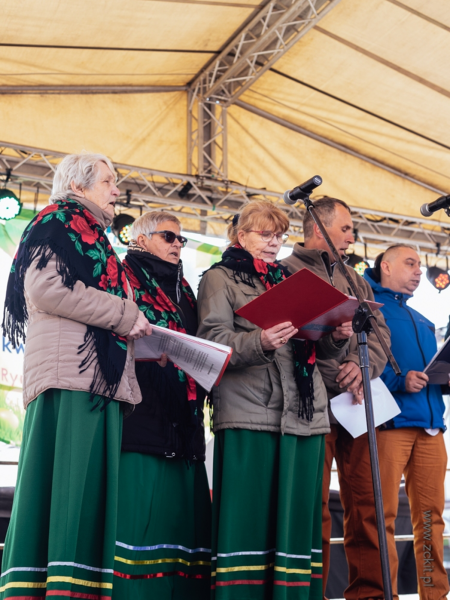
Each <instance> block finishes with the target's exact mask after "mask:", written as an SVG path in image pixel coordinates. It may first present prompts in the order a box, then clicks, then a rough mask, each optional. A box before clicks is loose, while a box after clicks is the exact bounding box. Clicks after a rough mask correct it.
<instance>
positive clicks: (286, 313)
mask: <svg viewBox="0 0 450 600" xmlns="http://www.w3.org/2000/svg"><path fill="white" fill-rule="evenodd" d="M368 304H369V306H370V307H371V309H372V310H376V309H377V308H380V306H383V305H382V304H380V303H379V302H370V301H368ZM357 307H358V301H357V299H356V298H353V297H352V296H347V294H343V293H342V292H340V291H339V290H337V289H336V288H335V287H333V286H332V285H330V284H329V283H327V282H326V281H324V280H323V279H322V278H321V277H318V276H317V275H315V274H314V273H313V272H312V271H310V270H309V269H301V270H300V271H297V273H295V274H294V275H292V276H291V277H288V278H287V279H285V280H284V281H282V282H281V283H279V284H278V285H276V286H275V287H273V288H272V289H271V290H268V291H267V292H265V293H264V294H261V296H258V297H257V298H255V299H254V300H252V301H251V302H249V303H248V304H246V305H245V306H242V307H241V308H240V309H239V310H237V311H236V314H238V315H239V316H240V317H243V318H244V319H247V320H248V321H250V322H251V323H254V324H255V325H257V326H258V327H261V329H269V328H270V327H273V326H274V325H278V324H279V323H285V322H287V321H290V322H291V323H292V324H293V325H294V327H297V328H298V330H299V331H298V333H297V335H296V336H295V337H296V338H300V339H306V340H318V339H320V338H321V337H324V336H325V335H328V334H330V333H331V332H332V331H334V330H335V329H336V327H337V326H338V325H340V324H341V323H345V322H346V321H351V320H352V319H353V316H354V314H355V310H356V309H357Z"/></svg>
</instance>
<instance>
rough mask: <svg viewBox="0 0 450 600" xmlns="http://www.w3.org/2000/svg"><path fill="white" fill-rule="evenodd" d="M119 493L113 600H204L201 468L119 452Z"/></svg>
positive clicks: (205, 520) (206, 554)
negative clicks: (140, 599) (120, 453)
mask: <svg viewBox="0 0 450 600" xmlns="http://www.w3.org/2000/svg"><path fill="white" fill-rule="evenodd" d="M119 490H120V491H119V512H118V514H119V518H118V525H117V537H118V541H117V542H116V552H115V557H114V589H113V594H112V597H113V600H136V598H158V600H177V599H178V600H189V599H192V600H207V599H208V600H209V595H210V581H211V499H210V494H209V486H208V481H207V477H206V470H205V465H204V464H203V463H195V464H193V465H191V466H190V467H189V468H188V467H187V466H186V464H185V462H184V461H182V460H177V461H173V460H168V459H166V458H164V457H159V456H152V455H146V454H139V453H135V452H123V453H122V456H121V462H120V484H119Z"/></svg>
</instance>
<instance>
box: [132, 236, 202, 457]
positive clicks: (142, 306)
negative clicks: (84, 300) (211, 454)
mask: <svg viewBox="0 0 450 600" xmlns="http://www.w3.org/2000/svg"><path fill="white" fill-rule="evenodd" d="M123 266H124V269H125V271H126V273H127V276H128V279H129V281H130V284H131V287H132V289H133V293H134V301H135V302H136V303H137V305H138V306H139V310H141V311H142V312H143V313H144V315H145V316H146V317H147V319H148V320H149V322H150V323H152V324H154V325H158V326H159V327H167V328H168V329H173V330H174V331H179V332H181V333H187V331H186V327H185V323H184V322H183V318H182V317H183V316H184V318H185V321H186V322H187V315H186V314H184V315H183V313H182V310H181V308H180V306H179V304H180V299H181V296H184V297H185V298H186V301H187V303H188V304H189V306H190V307H191V309H192V312H193V313H194V314H195V316H196V314H197V301H196V299H195V296H194V293H193V291H192V289H191V288H190V286H189V284H188V282H187V281H186V280H185V279H184V278H183V269H182V263H181V261H180V262H179V263H178V264H173V263H170V262H168V261H164V260H162V259H160V258H159V257H157V256H155V255H153V254H151V253H150V252H146V251H145V250H141V249H139V248H138V247H136V246H132V247H130V248H129V249H128V252H127V256H126V258H124V260H123ZM161 284H164V287H165V288H166V289H167V286H168V285H169V286H170V287H172V286H173V289H174V291H175V296H176V299H177V302H175V299H173V300H172V299H171V297H169V296H168V295H167V294H166V293H165V291H164V290H163V288H162V285H161ZM195 328H196V326H195ZM173 369H174V370H175V377H174V379H175V381H174V380H173V378H172V377H171V376H172V375H174V373H173ZM148 371H149V373H151V375H152V379H151V381H149V382H148V385H152V386H153V387H154V388H155V390H156V391H157V392H158V395H159V396H160V399H161V401H162V402H163V403H164V408H165V411H166V412H167V414H168V415H169V417H170V419H171V421H172V422H176V423H177V426H178V428H179V431H180V435H181V438H182V441H183V454H184V457H185V459H186V460H187V461H188V462H190V461H191V460H192V457H193V446H192V442H193V439H194V436H195V435H196V433H197V431H198V428H199V427H200V426H201V423H200V418H201V415H200V414H199V411H198V394H199V391H200V388H199V386H197V384H196V382H195V380H194V379H193V378H192V377H191V376H190V375H188V374H187V373H185V372H184V371H183V370H182V369H180V367H178V366H177V365H176V364H174V363H169V364H168V365H167V366H166V367H165V368H162V367H160V366H159V365H155V363H149V364H148ZM140 383H141V382H140ZM142 384H143V385H147V382H142Z"/></svg>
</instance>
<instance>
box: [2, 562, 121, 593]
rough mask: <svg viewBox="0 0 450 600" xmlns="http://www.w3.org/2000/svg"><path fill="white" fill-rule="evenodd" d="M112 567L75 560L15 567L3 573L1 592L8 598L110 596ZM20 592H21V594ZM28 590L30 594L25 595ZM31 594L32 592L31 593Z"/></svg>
mask: <svg viewBox="0 0 450 600" xmlns="http://www.w3.org/2000/svg"><path fill="white" fill-rule="evenodd" d="M112 582H113V570H112V569H99V568H97V567H92V566H89V565H82V564H79V563H73V562H53V563H49V564H48V566H47V567H46V568H44V567H12V568H10V569H8V570H7V571H5V572H3V573H2V575H1V585H0V593H2V594H3V596H2V597H3V598H5V599H8V600H19V599H20V600H24V599H25V598H33V599H34V598H46V597H52V596H53V597H55V596H57V597H62V598H84V599H85V600H110V599H111V591H112V587H113V583H112ZM18 592H20V594H19V595H17V594H18ZM25 592H26V594H27V595H24V594H25ZM30 594H31V595H30Z"/></svg>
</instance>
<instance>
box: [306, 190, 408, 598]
mask: <svg viewBox="0 0 450 600" xmlns="http://www.w3.org/2000/svg"><path fill="white" fill-rule="evenodd" d="M320 183H322V181H320ZM319 185H320V184H319ZM298 190H299V188H296V195H297V196H298V197H299V198H300V199H301V200H302V202H303V203H304V204H305V207H306V210H307V211H308V212H309V214H310V215H311V217H312V218H313V220H314V223H315V224H316V225H317V227H318V228H319V230H320V233H321V234H322V235H323V237H324V239H325V241H326V243H327V244H328V247H329V249H330V251H331V253H332V255H333V257H334V260H335V263H336V264H337V265H338V267H339V269H340V270H341V273H342V275H343V276H344V277H345V279H346V280H347V283H348V285H349V286H350V289H351V290H352V292H353V294H354V296H355V298H356V299H357V300H358V303H359V307H358V308H357V309H356V311H355V316H354V317H353V323H352V325H353V331H354V332H355V333H356V334H357V339H358V353H359V363H360V364H359V366H360V368H361V373H362V380H363V389H364V404H365V407H366V421H367V433H368V438H369V454H370V465H371V470H372V483H373V495H374V500H375V514H376V519H377V529H378V542H379V546H380V560H381V573H382V577H383V588H384V598H385V600H392V585H391V576H390V568H389V554H388V548H387V539H386V523H385V520H384V508H383V496H382V494H381V480H380V465H379V462H378V448H377V438H376V435H375V421H374V414H373V402H372V389H371V387H370V372H369V367H370V362H369V350H368V347H367V336H368V334H369V333H371V332H372V331H373V332H374V333H375V335H376V336H377V338H378V341H379V342H380V344H381V347H382V348H383V351H384V353H385V355H386V357H387V359H388V360H389V362H390V364H391V366H392V368H393V369H394V372H395V374H396V375H400V374H401V371H400V369H399V367H398V364H397V362H396V360H395V358H394V356H393V354H392V352H391V351H390V349H389V346H388V345H387V344H386V341H385V339H384V337H383V334H382V333H381V331H380V328H379V327H378V323H377V320H376V317H375V315H374V314H373V312H372V310H371V308H370V306H369V305H368V303H367V302H365V300H364V298H362V297H361V294H360V293H359V290H358V288H357V287H356V285H355V284H354V282H353V279H352V278H351V277H350V275H349V273H348V271H347V267H346V266H345V263H344V261H343V260H342V257H341V255H340V254H339V252H338V251H337V250H336V247H335V245H334V244H333V242H332V241H331V239H330V236H329V235H328V233H327V230H326V229H325V227H324V225H323V223H322V221H321V220H320V217H319V215H318V214H317V213H316V210H315V208H314V204H313V203H312V202H311V200H310V198H309V196H310V193H304V192H301V193H300V192H299V191H298Z"/></svg>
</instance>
